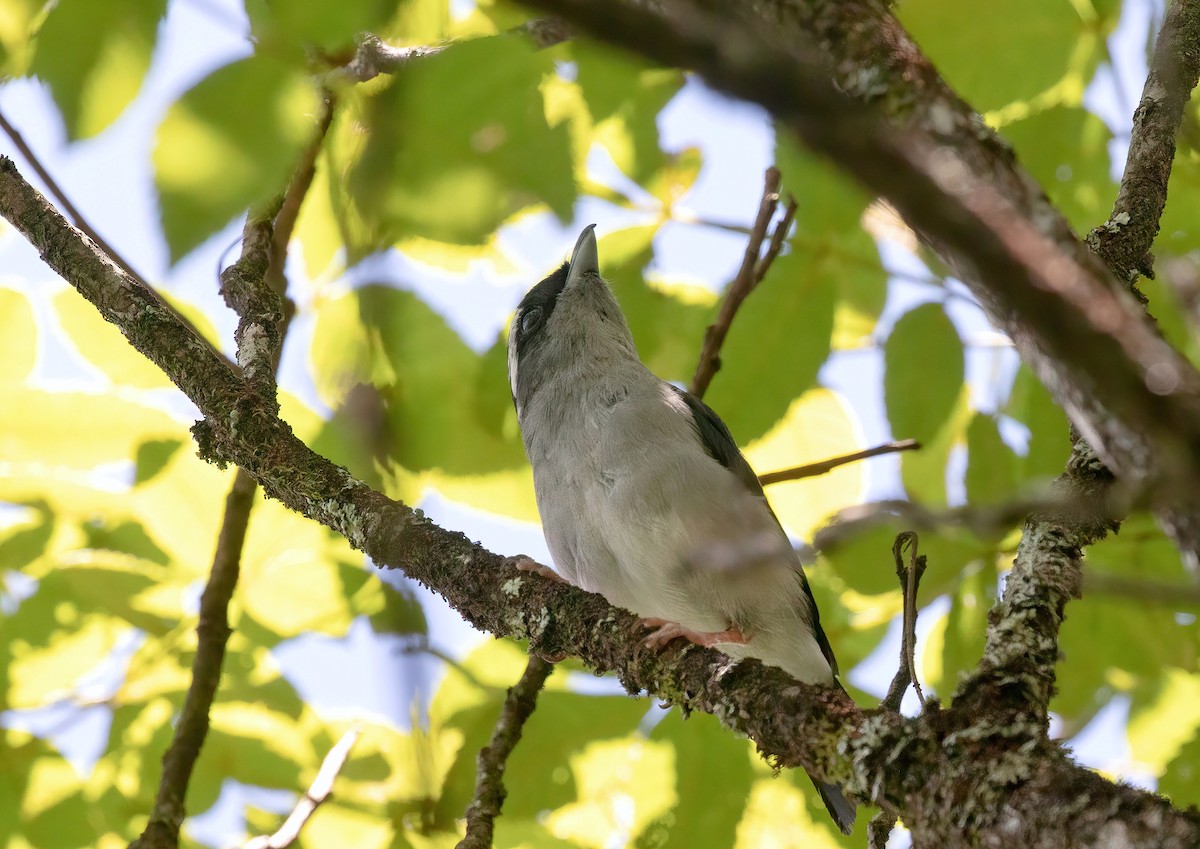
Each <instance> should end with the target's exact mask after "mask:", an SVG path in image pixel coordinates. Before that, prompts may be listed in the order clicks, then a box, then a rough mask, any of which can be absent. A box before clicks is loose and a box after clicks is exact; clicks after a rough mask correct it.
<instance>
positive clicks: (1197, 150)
mask: <svg viewBox="0 0 1200 849" xmlns="http://www.w3.org/2000/svg"><path fill="white" fill-rule="evenodd" d="M1184 120H1185V124H1184V127H1185V132H1181V133H1180V144H1179V150H1178V151H1177V152H1176V154H1175V162H1174V164H1173V165H1172V167H1171V180H1170V183H1169V184H1168V187H1167V198H1168V199H1167V206H1166V208H1165V209H1164V210H1163V216H1162V221H1161V222H1160V227H1161V230H1160V232H1159V236H1158V239H1156V240H1155V250H1156V252H1161V253H1163V254H1168V255H1173V256H1183V255H1185V254H1187V253H1188V252H1189V251H1194V250H1197V249H1200V140H1198V139H1200V136H1198V135H1197V132H1196V127H1197V113H1196V111H1195V107H1191V108H1190V109H1189V110H1188V111H1187V113H1186V115H1185V119H1184Z"/></svg>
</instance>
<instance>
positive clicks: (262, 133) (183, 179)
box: [154, 55, 317, 260]
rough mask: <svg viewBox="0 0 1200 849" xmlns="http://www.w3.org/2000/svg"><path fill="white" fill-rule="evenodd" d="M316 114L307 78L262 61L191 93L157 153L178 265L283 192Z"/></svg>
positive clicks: (214, 77)
mask: <svg viewBox="0 0 1200 849" xmlns="http://www.w3.org/2000/svg"><path fill="white" fill-rule="evenodd" d="M316 113H317V103H316V97H315V95H314V92H313V89H312V84H311V82H310V81H309V79H308V78H307V76H305V74H304V73H303V71H302V70H300V69H299V68H296V67H293V66H291V65H287V64H284V63H282V62H279V61H276V60H274V59H272V58H269V57H267V56H261V55H255V56H251V57H249V58H247V59H241V60H239V61H237V62H234V63H232V64H230V65H226V66H225V67H223V68H219V69H217V70H216V71H214V72H213V73H211V74H209V75H208V76H207V77H205V78H204V79H203V80H201V81H200V82H199V83H197V84H196V85H195V86H193V87H192V88H191V89H189V90H188V91H186V92H184V94H183V96H182V97H180V98H179V100H178V101H176V102H175V103H174V104H173V105H172V106H171V108H170V109H169V110H168V111H167V114H166V117H165V118H163V122H162V124H160V125H159V128H158V137H157V142H156V145H155V150H154V174H155V178H154V182H155V186H156V187H157V189H158V197H159V203H160V207H161V211H162V222H163V231H164V233H165V235H166V238H167V245H168V247H169V248H170V251H171V258H172V260H178V259H179V258H180V257H182V256H183V255H184V254H186V253H188V251H190V250H191V249H192V248H194V247H196V246H197V245H199V244H200V243H201V242H203V241H204V240H205V239H206V238H208V237H209V236H210V235H212V234H213V233H214V232H216V231H217V230H219V229H220V228H222V227H224V226H225V225H226V224H227V223H229V221H230V220H231V219H232V218H234V217H235V216H237V215H240V214H242V213H243V212H244V211H245V210H246V208H247V207H249V206H253V205H254V204H256V203H260V202H262V201H265V200H266V199H267V198H268V197H270V196H271V195H272V194H273V193H275V192H278V191H280V190H281V189H283V187H284V185H285V184H286V183H287V179H288V177H289V175H290V174H291V172H292V170H293V169H294V168H295V166H296V157H297V155H298V154H299V152H300V150H301V148H302V147H303V146H304V144H305V143H306V142H307V141H308V139H309V137H310V135H311V134H312V132H313V118H314V116H315V115H316Z"/></svg>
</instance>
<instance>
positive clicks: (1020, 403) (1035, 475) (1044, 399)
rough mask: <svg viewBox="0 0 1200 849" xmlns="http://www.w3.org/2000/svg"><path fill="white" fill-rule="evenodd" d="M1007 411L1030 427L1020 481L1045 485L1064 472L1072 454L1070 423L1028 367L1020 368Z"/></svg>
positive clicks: (1020, 470)
mask: <svg viewBox="0 0 1200 849" xmlns="http://www.w3.org/2000/svg"><path fill="white" fill-rule="evenodd" d="M1004 411H1005V414H1006V415H1008V416H1011V417H1012V418H1014V419H1016V420H1017V421H1019V422H1020V423H1021V424H1023V425H1025V426H1026V427H1027V428H1029V445H1028V446H1027V448H1026V451H1025V456H1024V457H1021V458H1020V459H1019V460H1018V461H1017V463H1018V469H1019V480H1020V481H1021V482H1022V483H1026V482H1032V483H1037V484H1043V483H1046V482H1047V481H1049V480H1051V479H1053V478H1056V477H1058V476H1059V475H1060V474H1062V471H1063V468H1064V467H1065V466H1066V464H1067V458H1068V457H1070V455H1071V440H1070V422H1068V421H1067V416H1066V414H1065V413H1064V412H1063V411H1062V408H1061V407H1059V406H1058V403H1057V402H1056V401H1055V400H1054V398H1053V396H1051V395H1050V393H1049V392H1048V391H1047V390H1046V387H1044V386H1042V384H1041V381H1039V380H1038V379H1037V378H1036V377H1034V376H1033V372H1031V371H1030V370H1029V368H1028V367H1027V366H1024V365H1022V366H1021V368H1020V369H1019V370H1018V371H1017V376H1016V379H1015V380H1014V381H1013V388H1012V393H1011V394H1010V396H1009V399H1008V403H1007V404H1006V405H1005V408H1004Z"/></svg>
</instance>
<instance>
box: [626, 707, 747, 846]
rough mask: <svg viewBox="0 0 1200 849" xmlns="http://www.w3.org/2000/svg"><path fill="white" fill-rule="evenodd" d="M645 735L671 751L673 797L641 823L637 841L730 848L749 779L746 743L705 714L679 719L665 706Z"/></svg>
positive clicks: (647, 843)
mask: <svg viewBox="0 0 1200 849" xmlns="http://www.w3.org/2000/svg"><path fill="white" fill-rule="evenodd" d="M650 739H652V740H655V741H658V742H663V743H669V744H670V745H671V746H672V747H673V748H674V750H675V788H676V794H677V800H676V803H675V805H674V806H673V807H672V808H671V809H670V811H668V812H667V813H666V814H665V815H664V816H662V817H660V818H659V819H658V820H657V821H655V822H652V823H650V825H648V826H647V828H646V830H645V831H644V832H643V834H642V836H641V839H639V840H638V843H637V845H638V846H639V847H647V849H648V848H649V847H654V849H677V847H679V848H680V849H681V848H682V847H688V849H690V847H695V846H732V845H733V843H734V836H735V835H736V833H737V826H738V822H739V821H740V820H741V817H742V812H743V810H744V809H745V807H746V802H747V800H748V798H749V796H750V782H751V779H752V777H753V770H752V769H751V760H750V759H751V758H752V757H753V754H752V753H751V752H750V748H749V746H747V744H746V742H745V741H744V740H741V739H738V738H737V737H736V736H735V735H733V734H730V733H729V731H728V730H726V729H725V728H723V727H721V723H720V722H719V721H717V719H716V718H714V717H712V716H709V715H708V714H699V713H698V714H692V715H691V716H690V717H689V718H688V719H687V721H686V722H685V721H684V719H683V717H682V716H681V715H680V713H679V711H678V710H671V712H670V713H668V714H667V716H666V717H665V718H663V720H662V721H661V722H659V723H658V725H656V726H654V730H653V731H652V732H651V733H650ZM714 787H720V792H718V793H714V792H713V788H714Z"/></svg>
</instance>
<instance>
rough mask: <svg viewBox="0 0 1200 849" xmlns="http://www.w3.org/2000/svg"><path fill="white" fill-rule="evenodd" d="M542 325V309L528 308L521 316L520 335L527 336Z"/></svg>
mask: <svg viewBox="0 0 1200 849" xmlns="http://www.w3.org/2000/svg"><path fill="white" fill-rule="evenodd" d="M541 323H542V308H541V307H530V308H529V309H527V310H525V312H523V313H522V314H521V335H522V336H528V335H529V334H530V333H532V332H533V331H534V330H536V329H537V327H538V325H539V324H541Z"/></svg>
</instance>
